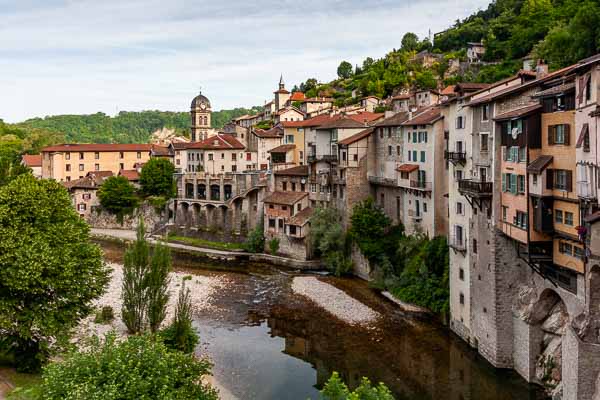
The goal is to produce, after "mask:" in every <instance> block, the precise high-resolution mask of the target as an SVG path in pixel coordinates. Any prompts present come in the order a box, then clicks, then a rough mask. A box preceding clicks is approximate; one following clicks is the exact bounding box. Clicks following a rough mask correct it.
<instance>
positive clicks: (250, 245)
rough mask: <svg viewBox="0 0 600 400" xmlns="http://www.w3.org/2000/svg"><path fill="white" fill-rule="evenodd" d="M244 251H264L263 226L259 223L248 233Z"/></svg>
mask: <svg viewBox="0 0 600 400" xmlns="http://www.w3.org/2000/svg"><path fill="white" fill-rule="evenodd" d="M244 247H245V248H246V251H249V252H250V253H262V252H263V251H265V233H264V228H263V224H262V223H260V224H258V225H257V226H256V228H254V230H252V232H250V234H249V235H248V239H247V240H246V243H245V246H244Z"/></svg>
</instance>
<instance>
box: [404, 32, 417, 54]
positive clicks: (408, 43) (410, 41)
mask: <svg viewBox="0 0 600 400" xmlns="http://www.w3.org/2000/svg"><path fill="white" fill-rule="evenodd" d="M417 47H419V37H418V36H417V35H415V34H414V33H412V32H406V33H405V34H404V36H402V50H404V51H413V50H417Z"/></svg>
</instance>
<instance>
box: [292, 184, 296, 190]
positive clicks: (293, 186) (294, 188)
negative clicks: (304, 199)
mask: <svg viewBox="0 0 600 400" xmlns="http://www.w3.org/2000/svg"><path fill="white" fill-rule="evenodd" d="M295 191H296V182H292V192H295Z"/></svg>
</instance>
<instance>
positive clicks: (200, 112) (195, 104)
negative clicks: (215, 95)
mask: <svg viewBox="0 0 600 400" xmlns="http://www.w3.org/2000/svg"><path fill="white" fill-rule="evenodd" d="M190 114H191V117H192V131H191V138H192V142H199V141H201V140H204V139H206V138H207V136H208V130H209V129H210V123H211V121H210V114H211V108H210V101H209V100H208V98H207V97H206V96H204V95H203V94H202V91H200V93H199V94H198V96H196V97H194V99H193V100H192V105H191V110H190Z"/></svg>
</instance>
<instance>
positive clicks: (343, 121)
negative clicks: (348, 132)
mask: <svg viewBox="0 0 600 400" xmlns="http://www.w3.org/2000/svg"><path fill="white" fill-rule="evenodd" d="M364 127H365V124H364V123H361V122H358V121H357V120H356V119H354V118H350V117H349V116H346V115H344V116H340V117H339V118H331V119H330V120H329V121H326V122H324V123H322V124H321V125H319V126H318V127H317V128H318V129H334V128H337V129H345V128H347V129H352V128H364Z"/></svg>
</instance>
